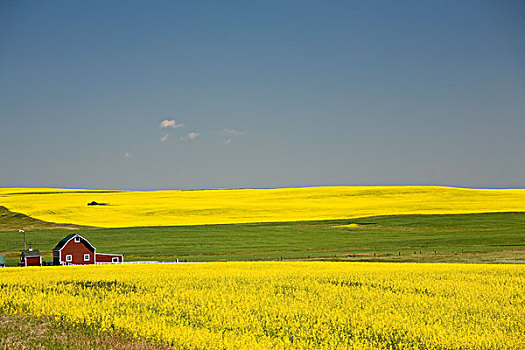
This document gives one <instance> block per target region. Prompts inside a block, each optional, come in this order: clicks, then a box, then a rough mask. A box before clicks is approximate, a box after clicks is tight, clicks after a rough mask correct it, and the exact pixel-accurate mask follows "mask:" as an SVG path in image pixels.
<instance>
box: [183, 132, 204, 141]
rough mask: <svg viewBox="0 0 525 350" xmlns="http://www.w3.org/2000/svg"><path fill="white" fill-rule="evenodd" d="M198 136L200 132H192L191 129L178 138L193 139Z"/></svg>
mask: <svg viewBox="0 0 525 350" xmlns="http://www.w3.org/2000/svg"><path fill="white" fill-rule="evenodd" d="M199 136H200V134H199V133H198V132H193V131H192V132H189V133H187V134H186V135H184V136H183V137H181V138H180V139H181V140H195V139H196V138H197V137H199Z"/></svg>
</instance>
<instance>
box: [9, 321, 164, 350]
mask: <svg viewBox="0 0 525 350" xmlns="http://www.w3.org/2000/svg"><path fill="white" fill-rule="evenodd" d="M0 349H53V350H59V349H75V350H90V349H99V350H110V349H111V350H114V349H119V350H138V349H169V346H168V345H166V344H153V343H149V342H147V341H145V340H132V339H131V338H130V337H129V336H127V335H125V334H120V333H116V332H114V333H110V332H106V333H102V332H99V331H97V330H96V329H89V328H87V327H83V326H77V327H75V326H72V325H69V324H65V323H60V322H57V321H55V320H54V319H53V318H51V317H34V316H28V315H16V316H14V315H3V314H0Z"/></svg>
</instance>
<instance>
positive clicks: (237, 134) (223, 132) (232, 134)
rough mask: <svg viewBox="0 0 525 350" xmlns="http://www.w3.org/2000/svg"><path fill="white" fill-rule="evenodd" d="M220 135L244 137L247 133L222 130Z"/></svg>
mask: <svg viewBox="0 0 525 350" xmlns="http://www.w3.org/2000/svg"><path fill="white" fill-rule="evenodd" d="M219 134H220V135H226V136H242V135H246V131H238V130H233V129H222V130H221V131H219Z"/></svg>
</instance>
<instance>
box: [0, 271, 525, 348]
mask: <svg viewBox="0 0 525 350" xmlns="http://www.w3.org/2000/svg"><path fill="white" fill-rule="evenodd" d="M0 285H1V286H2V287H1V288H0V312H2V313H11V314H17V313H21V314H31V315H36V316H40V315H53V316H55V320H56V321H57V322H64V323H68V324H76V325H78V326H79V327H80V328H81V329H86V331H87V332H93V330H95V331H111V330H119V331H123V332H125V333H128V334H129V335H130V336H132V337H135V338H141V339H149V340H151V341H158V342H167V343H171V344H173V348H174V349H187V350H191V349H210V350H213V349H250V350H254V349H428V350H431V349H449V350H453V349H462V350H466V349H494V350H501V349H513V350H516V349H524V348H525V337H524V334H525V323H524V322H523V321H524V320H525V293H524V292H525V290H524V289H525V287H524V286H525V266H519V265H479V264H478V265H466V264H399V263H397V264H392V263H391V264H387V263H319V262H317V263H315V262H307V263H306V262H305V263H302V262H295V263H288V262H286V263H283V262H272V263H268V262H265V263H253V262H252V263H246V262H243V263H207V264H169V265H153V264H142V265H120V266H114V265H105V266H100V265H99V266H82V267H81V266H75V267H48V268H5V269H0ZM89 334H92V333H89Z"/></svg>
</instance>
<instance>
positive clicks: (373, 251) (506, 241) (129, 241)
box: [0, 208, 525, 266]
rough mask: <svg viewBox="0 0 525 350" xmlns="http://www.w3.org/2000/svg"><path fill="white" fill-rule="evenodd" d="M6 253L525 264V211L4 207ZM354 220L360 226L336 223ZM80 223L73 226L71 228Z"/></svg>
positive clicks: (0, 240)
mask: <svg viewBox="0 0 525 350" xmlns="http://www.w3.org/2000/svg"><path fill="white" fill-rule="evenodd" d="M0 210H1V211H0V214H1V216H0V253H3V254H6V256H7V261H8V265H11V266H15V265H16V264H17V262H18V257H19V253H18V251H19V250H20V249H22V248H23V237H22V235H21V234H20V233H19V232H18V229H19V228H23V229H25V230H26V235H27V242H28V243H29V242H30V243H31V244H32V246H33V247H34V248H35V249H40V251H41V252H42V253H43V260H44V261H51V260H52V259H51V250H52V249H53V247H54V246H55V245H56V244H57V242H58V241H60V239H62V238H63V237H65V236H66V235H68V234H69V233H71V232H78V233H79V234H81V235H82V236H84V237H85V238H86V239H88V240H89V241H90V242H91V243H92V244H93V245H94V246H95V247H96V248H97V252H102V253H122V254H124V256H125V260H126V261H136V260H160V261H175V260H176V259H179V261H218V260H276V259H277V260H279V259H283V260H290V259H324V260H358V261H420V262H428V261H440V262H500V263H501V262H525V213H490V214H466V215H413V216H392V217H374V218H362V219H352V220H331V221H307V222H293V223H263V224H237V225H205V226H171V227H136V228H118V229H92V228H82V227H80V228H75V227H74V226H71V225H69V226H66V227H64V226H60V225H55V224H49V223H45V222H41V221H37V220H34V219H32V218H29V217H26V216H24V215H21V214H15V213H11V212H8V211H7V210H6V209H5V208H3V209H0ZM350 223H354V224H357V227H351V228H343V227H336V226H338V225H345V224H350ZM72 229H74V231H72Z"/></svg>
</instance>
